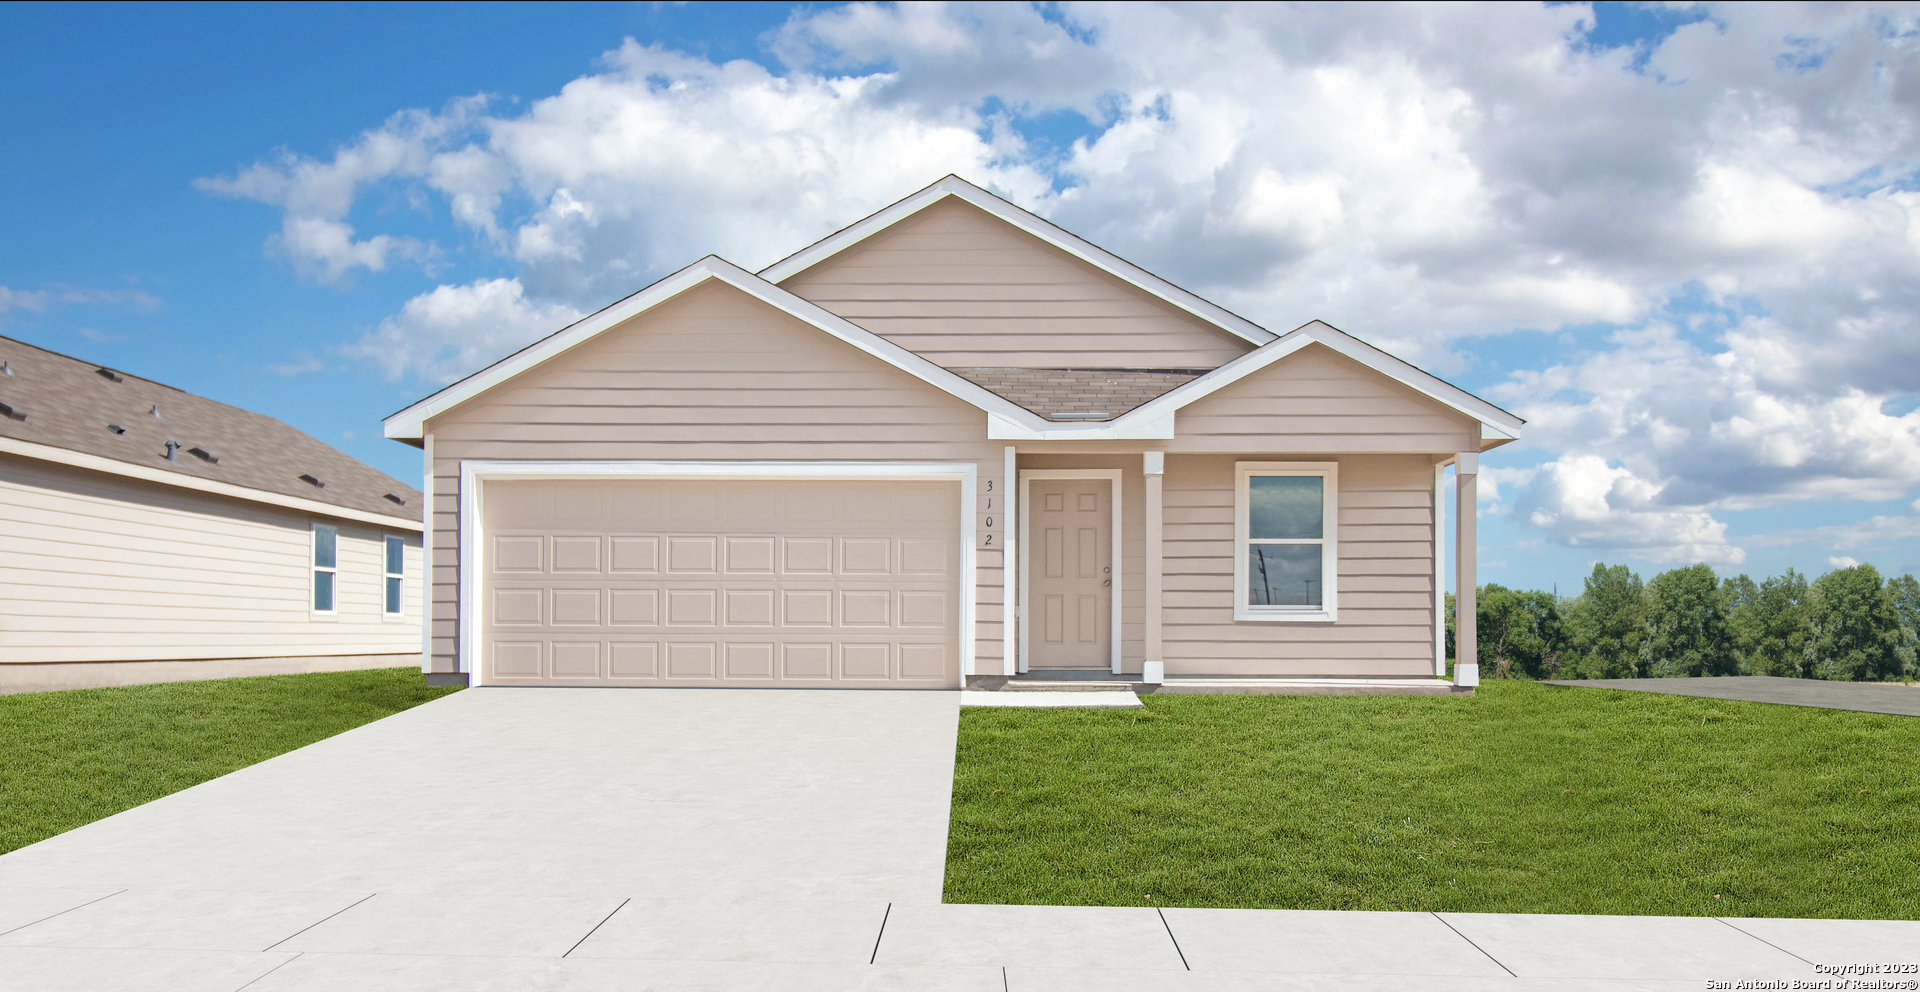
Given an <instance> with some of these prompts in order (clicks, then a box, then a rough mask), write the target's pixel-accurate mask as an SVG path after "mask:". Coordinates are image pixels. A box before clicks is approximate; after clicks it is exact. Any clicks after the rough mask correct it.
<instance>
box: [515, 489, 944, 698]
mask: <svg viewBox="0 0 1920 992" xmlns="http://www.w3.org/2000/svg"><path fill="white" fill-rule="evenodd" d="M487 487H488V488H487V491H486V498H485V500H484V505H485V506H486V511H485V514H484V520H485V524H486V526H487V528H488V531H487V539H486V540H485V542H484V543H483V545H482V546H483V547H485V548H487V549H488V550H489V551H490V552H492V554H491V556H490V560H489V561H487V562H486V563H485V564H486V566H487V567H486V573H485V582H486V583H487V588H485V589H483V590H482V601H483V603H484V604H485V605H486V607H487V611H486V613H485V615H483V617H482V618H481V622H482V624H483V628H482V637H483V644H482V652H481V653H482V657H483V665H485V666H486V675H485V681H488V682H492V683H498V684H526V685H533V684H570V685H589V684H604V685H660V686H683V685H684V686H698V685H740V686H762V685H764V686H778V685H790V684H791V685H819V686H832V685H860V686H874V687H884V686H887V685H920V686H942V685H952V684H955V683H956V682H957V681H958V663H959V651H958V643H959V641H958V636H959V631H958V622H959V588H960V586H959V583H960V576H959V562H960V554H959V551H960V549H959V545H958V543H957V535H956V534H955V530H956V527H955V524H956V520H957V518H958V516H959V492H958V486H957V485H954V484H952V483H900V482H872V483H866V482H860V483H848V482H778V483H752V484H745V483H735V482H704V481H702V482H688V481H682V480H621V481H601V482H572V481H569V482H565V483H554V482H549V481H540V482H535V481H526V482H522V481H518V480H514V481H504V482H490V483H487ZM541 487H547V489H546V491H545V492H544V493H540V492H534V493H529V492H526V491H525V490H537V489H540V488H541ZM501 497H504V498H501ZM913 518H924V522H913ZM641 631H646V632H648V635H649V636H644V637H639V638H636V637H633V636H632V634H635V633H639V632H641ZM623 632H624V633H625V634H626V636H622V634H623ZM596 635H597V636H596Z"/></svg>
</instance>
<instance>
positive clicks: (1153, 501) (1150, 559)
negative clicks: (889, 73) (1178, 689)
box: [1140, 451, 1167, 685]
mask: <svg viewBox="0 0 1920 992" xmlns="http://www.w3.org/2000/svg"><path fill="white" fill-rule="evenodd" d="M1141 461H1142V465H1141V468H1142V470H1144V471H1145V472H1146V477H1147V512H1146V524H1145V526H1146V530H1147V552H1146V554H1147V560H1146V573H1147V574H1146V583H1145V584H1146V590H1145V593H1146V630H1145V640H1146V646H1145V653H1146V659H1145V661H1144V662H1143V663H1142V664H1141V666H1140V673H1141V675H1140V677H1141V680H1142V681H1144V682H1148V683H1150V684H1154V685H1158V684H1160V683H1163V682H1165V681H1166V680H1167V665H1166V662H1165V660H1164V659H1163V658H1162V657H1161V654H1160V577H1161V574H1162V572H1161V565H1162V561H1161V546H1160V536H1161V535H1160V531H1161V526H1160V524H1161V519H1162V504H1161V488H1162V483H1163V482H1164V481H1165V479H1166V472H1167V455H1166V452H1164V451H1149V452H1147V453H1146V454H1145V455H1144V456H1143V458H1142V459H1141Z"/></svg>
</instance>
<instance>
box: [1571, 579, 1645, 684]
mask: <svg viewBox="0 0 1920 992" xmlns="http://www.w3.org/2000/svg"><path fill="white" fill-rule="evenodd" d="M1646 612H1647V610H1646V594H1645V587H1644V586H1643V585H1642V584H1641V582H1640V576H1638V575H1635V574H1634V573H1633V572H1632V571H1630V570H1629V569H1628V568H1627V566H1625V565H1613V566H1608V565H1604V564H1598V563H1596V564H1595V565H1594V566H1593V574H1592V575H1589V576H1587V580H1586V588H1585V590H1584V591H1582V592H1581V593H1580V598H1579V599H1577V600H1575V601H1574V603H1573V607H1572V608H1571V609H1570V610H1568V616H1567V621H1568V622H1567V627H1568V631H1569V633H1570V634H1571V635H1572V641H1573V649H1574V651H1575V653H1576V654H1577V655H1578V658H1577V660H1576V661H1575V663H1574V667H1575V671H1577V672H1578V674H1579V676H1580V677H1581V678H1586V679H1631V678H1645V677H1646V676H1647V670H1646V662H1645V660H1644V659H1643V658H1642V657H1641V651H1640V648H1641V644H1642V642H1643V640H1644V639H1645V626H1646Z"/></svg>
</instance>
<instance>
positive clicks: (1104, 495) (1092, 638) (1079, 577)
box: [1026, 479, 1114, 668]
mask: <svg viewBox="0 0 1920 992" xmlns="http://www.w3.org/2000/svg"><path fill="white" fill-rule="evenodd" d="M1029 485H1030V488H1029V489H1028V495H1027V499H1028V502H1027V513H1028V514H1029V515H1030V516H1029V518H1028V521H1029V522H1028V532H1027V534H1028V537H1027V539H1028V541H1029V542H1031V543H1029V544H1028V546H1027V549H1026V554H1028V555H1031V556H1032V557H1031V559H1030V565H1029V567H1028V576H1027V578H1028V583H1027V622H1028V623H1029V624H1030V625H1031V626H1030V627H1029V629H1028V634H1027V649H1028V655H1027V657H1028V667H1030V668H1106V667H1108V666H1109V665H1110V664H1111V663H1112V660H1113V566H1114V562H1113V484H1112V483H1111V482H1109V481H1108V480H1106V479H1034V480H1033V481H1032V482H1031V483H1030V484H1029Z"/></svg>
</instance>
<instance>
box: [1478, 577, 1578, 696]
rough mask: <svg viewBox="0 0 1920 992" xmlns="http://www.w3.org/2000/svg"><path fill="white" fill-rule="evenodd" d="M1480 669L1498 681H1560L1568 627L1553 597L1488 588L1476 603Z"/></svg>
mask: <svg viewBox="0 0 1920 992" xmlns="http://www.w3.org/2000/svg"><path fill="white" fill-rule="evenodd" d="M1474 623H1475V632H1476V634H1477V635H1478V636H1477V640H1478V641H1479V645H1480V666H1481V671H1482V672H1483V673H1484V674H1487V675H1490V676H1492V677H1494V678H1515V677H1520V678H1530V679H1538V678H1556V677H1558V676H1559V675H1560V674H1561V669H1562V668H1563V667H1564V657H1563V656H1564V654H1565V650H1566V633H1565V625H1564V623H1563V622H1562V620H1561V616H1560V606H1559V604H1558V603H1556V602H1554V598H1553V594H1552V593H1548V592H1542V591H1540V590H1538V589H1526V590H1522V589H1508V588H1507V587H1505V586H1502V585H1497V584H1494V583H1488V584H1487V585H1484V586H1481V587H1480V592H1479V598H1478V600H1477V601H1476V602H1475V604H1474Z"/></svg>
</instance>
